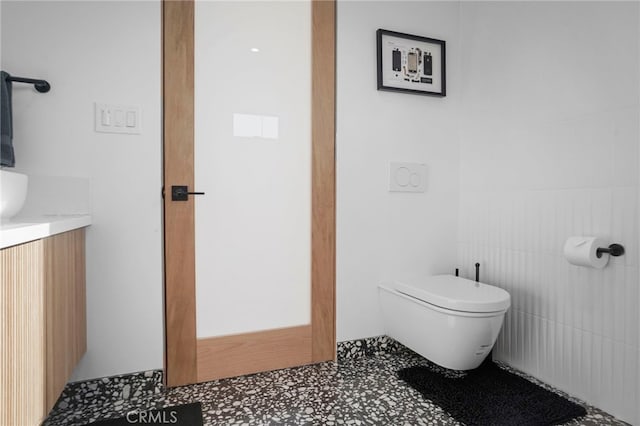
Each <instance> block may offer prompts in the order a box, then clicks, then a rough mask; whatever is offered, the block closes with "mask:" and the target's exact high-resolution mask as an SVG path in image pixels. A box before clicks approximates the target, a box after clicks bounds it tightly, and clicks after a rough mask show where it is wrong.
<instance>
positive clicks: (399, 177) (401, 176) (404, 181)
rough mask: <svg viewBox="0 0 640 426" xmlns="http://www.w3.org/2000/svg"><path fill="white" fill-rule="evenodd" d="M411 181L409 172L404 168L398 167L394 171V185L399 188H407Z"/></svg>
mask: <svg viewBox="0 0 640 426" xmlns="http://www.w3.org/2000/svg"><path fill="white" fill-rule="evenodd" d="M414 174H415V173H414ZM411 180H412V178H411V171H410V170H409V169H408V168H406V167H398V169H397V170H396V183H397V184H398V185H400V186H407V185H409V183H410V182H411Z"/></svg>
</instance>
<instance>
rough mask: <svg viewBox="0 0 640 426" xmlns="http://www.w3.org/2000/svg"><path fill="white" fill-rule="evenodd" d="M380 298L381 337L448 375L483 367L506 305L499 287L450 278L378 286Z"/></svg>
mask: <svg viewBox="0 0 640 426" xmlns="http://www.w3.org/2000/svg"><path fill="white" fill-rule="evenodd" d="M379 295H380V305H381V308H382V316H383V321H384V326H385V332H386V334H387V335H388V336H390V337H392V338H394V339H395V340H397V341H399V342H400V343H402V344H403V345H405V346H407V347H408V348H410V349H412V350H413V351H415V352H417V353H419V354H420V355H422V356H423V357H425V358H427V359H428V360H430V361H432V362H434V363H436V364H438V365H441V366H442V367H445V368H450V369H453V370H470V369H473V368H476V367H478V366H479V365H480V364H481V363H482V361H484V359H485V358H486V356H487V355H488V354H489V352H490V351H491V349H492V348H493V345H494V343H495V342H496V339H497V338H498V333H499V332H500V328H501V327H502V321H503V320H504V314H505V313H506V312H507V309H509V305H510V303H511V298H510V296H509V293H507V292H506V291H505V290H503V289H501V288H499V287H494V286H491V285H488V284H482V283H476V282H475V281H471V280H467V279H465V278H460V277H455V276H453V275H436V276H432V277H428V278H426V279H425V280H424V281H422V282H415V283H411V284H408V283H402V282H393V283H391V284H381V285H379Z"/></svg>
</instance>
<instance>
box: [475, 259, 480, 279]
mask: <svg viewBox="0 0 640 426" xmlns="http://www.w3.org/2000/svg"><path fill="white" fill-rule="evenodd" d="M476 282H477V283H478V282H480V264H479V263H476Z"/></svg>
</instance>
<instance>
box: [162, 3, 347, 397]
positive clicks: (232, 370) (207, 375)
mask: <svg viewBox="0 0 640 426" xmlns="http://www.w3.org/2000/svg"><path fill="white" fill-rule="evenodd" d="M310 9H311V18H310V19H311V46H310V49H311V52H308V53H310V56H311V67H310V68H311V76H310V86H311V87H310V91H311V125H310V133H311V137H310V144H311V146H310V156H311V159H310V161H311V165H310V174H311V191H310V200H309V202H310V203H311V206H310V210H309V211H310V212H311V213H310V216H311V217H310V218H309V223H310V229H309V232H310V242H311V250H310V259H308V260H309V264H310V275H311V277H310V282H311V284H310V296H311V297H310V299H311V301H310V305H311V306H310V315H309V317H310V320H309V322H308V323H307V324H297V325H293V326H287V327H278V328H272V329H268V330H261V331H251V332H243V333H236V334H231V335H222V336H216V337H198V333H197V331H196V329H197V324H196V318H197V315H196V314H197V313H196V306H197V305H198V303H197V302H198V301H197V300H196V295H197V291H196V267H195V259H196V252H195V250H196V244H195V241H196V231H195V219H194V217H195V213H194V211H195V210H194V208H195V203H198V198H197V196H195V197H194V196H190V197H188V200H187V201H172V186H175V185H184V186H187V187H188V190H189V191H195V190H198V188H196V187H195V186H194V185H195V182H194V162H195V160H196V159H195V155H194V133H195V132H194V115H195V113H194V97H195V96H196V93H195V91H194V14H195V4H194V2H193V1H190V0H189V1H164V2H163V67H164V72H163V104H164V189H165V191H164V192H165V198H164V250H165V382H166V384H167V385H168V386H178V385H184V384H188V383H196V382H202V381H208V380H213V379H218V378H222V377H230V376H237V375H242V374H249V373H255V372H259V371H266V370H274V369H280V368H286V367H292V366H297V365H303V364H310V363H316V362H322V361H328V360H334V359H335V345H336V337H335V137H334V134H335V1H333V0H330V1H312V2H311V6H310ZM278 30H279V31H282V29H278ZM223 60H224V59H223V58H221V61H223ZM239 90H241V88H239ZM212 96H215V93H214V94H212ZM205 196H206V195H205ZM221 208H224V207H223V206H222V207H221ZM248 267H251V265H249V266H248Z"/></svg>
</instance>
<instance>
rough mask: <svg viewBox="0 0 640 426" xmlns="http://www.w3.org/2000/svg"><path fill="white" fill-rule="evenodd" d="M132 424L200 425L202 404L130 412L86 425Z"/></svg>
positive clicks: (128, 425)
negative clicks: (123, 415)
mask: <svg viewBox="0 0 640 426" xmlns="http://www.w3.org/2000/svg"><path fill="white" fill-rule="evenodd" d="M134 424H143V425H173V426H202V405H201V404H200V403H199V402H194V403H191V404H184V405H176V406H175V407H167V408H163V409H161V410H148V411H140V412H131V413H129V414H127V415H126V416H125V417H120V418H117V419H109V420H99V421H97V422H93V423H89V424H88V425H86V426H131V425H134Z"/></svg>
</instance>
